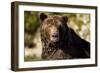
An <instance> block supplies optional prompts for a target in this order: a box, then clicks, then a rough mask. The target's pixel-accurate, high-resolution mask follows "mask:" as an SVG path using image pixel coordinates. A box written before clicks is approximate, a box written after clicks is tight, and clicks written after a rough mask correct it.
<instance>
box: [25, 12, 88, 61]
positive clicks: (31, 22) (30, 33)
mask: <svg viewBox="0 0 100 73" xmlns="http://www.w3.org/2000/svg"><path fill="white" fill-rule="evenodd" d="M39 13H40V12H34V11H24V47H25V51H24V52H25V56H24V61H37V60H42V59H41V53H42V46H41V38H40V31H39V30H40V29H39V27H40V20H39V16H38V15H39ZM43 13H45V14H47V15H54V14H58V15H63V16H67V17H68V26H69V27H71V28H73V29H74V31H75V32H76V33H77V34H78V35H79V36H80V37H81V38H83V39H85V40H87V41H90V14H81V13H54V12H43Z"/></svg>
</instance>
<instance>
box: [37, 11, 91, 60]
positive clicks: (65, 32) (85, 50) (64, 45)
mask: <svg viewBox="0 0 100 73" xmlns="http://www.w3.org/2000/svg"><path fill="white" fill-rule="evenodd" d="M39 17H40V20H41V26H40V33H41V41H42V59H44V60H56V59H73V58H77V59H78V58H90V43H89V42H87V41H85V40H84V39H82V38H80V37H79V36H78V35H77V34H76V33H75V32H74V30H73V29H72V28H70V27H68V26H67V21H68V17H67V16H61V15H46V14H44V13H40V15H39Z"/></svg>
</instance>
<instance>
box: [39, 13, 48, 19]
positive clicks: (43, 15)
mask: <svg viewBox="0 0 100 73" xmlns="http://www.w3.org/2000/svg"><path fill="white" fill-rule="evenodd" d="M39 18H40V20H41V21H44V20H45V19H46V18H47V15H46V14H44V13H40V14H39Z"/></svg>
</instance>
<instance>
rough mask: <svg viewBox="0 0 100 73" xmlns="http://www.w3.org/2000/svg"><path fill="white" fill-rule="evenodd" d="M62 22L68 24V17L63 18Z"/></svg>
mask: <svg viewBox="0 0 100 73" xmlns="http://www.w3.org/2000/svg"><path fill="white" fill-rule="evenodd" d="M62 20H63V22H64V23H65V24H66V23H67V22H68V17H67V16H62Z"/></svg>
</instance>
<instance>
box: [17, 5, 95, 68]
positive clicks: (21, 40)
mask: <svg viewBox="0 0 100 73" xmlns="http://www.w3.org/2000/svg"><path fill="white" fill-rule="evenodd" d="M24 11H45V12H52V11H53V12H66V13H89V14H90V15H91V20H90V24H91V25H90V30H91V33H90V34H91V36H92V37H91V41H90V42H91V58H90V59H77V60H76V59H74V60H55V61H35V62H24V44H23V43H24ZM18 14H19V15H18V16H19V18H18V19H19V22H18V24H19V36H18V37H19V39H18V40H19V42H18V43H19V46H18V50H19V51H18V52H19V53H18V58H19V59H18V60H19V61H18V62H19V68H35V67H48V66H64V65H83V64H95V10H93V9H80V8H67V7H66V8H64V7H48V6H28V5H26V6H25V5H19V12H18Z"/></svg>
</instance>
